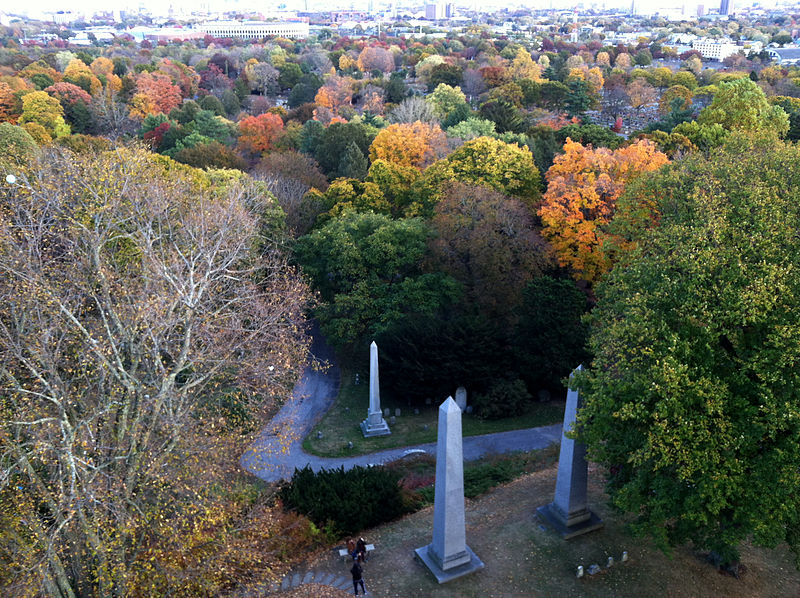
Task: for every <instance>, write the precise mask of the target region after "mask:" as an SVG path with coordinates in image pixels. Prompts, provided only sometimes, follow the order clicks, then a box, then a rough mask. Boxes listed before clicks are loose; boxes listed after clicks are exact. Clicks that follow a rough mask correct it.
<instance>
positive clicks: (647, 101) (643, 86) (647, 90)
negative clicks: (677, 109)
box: [627, 78, 658, 112]
mask: <svg viewBox="0 0 800 598" xmlns="http://www.w3.org/2000/svg"><path fill="white" fill-rule="evenodd" d="M627 91H628V98H629V99H630V104H631V108H633V109H634V110H636V111H637V112H638V111H639V110H641V109H642V108H644V107H646V106H650V105H652V104H655V103H656V101H657V100H658V94H657V93H656V90H655V88H654V87H653V86H652V85H650V84H649V83H648V82H647V81H645V80H644V79H638V78H637V79H634V80H633V81H631V82H630V83H629V84H628V89H627Z"/></svg>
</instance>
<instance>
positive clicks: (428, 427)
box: [303, 372, 566, 457]
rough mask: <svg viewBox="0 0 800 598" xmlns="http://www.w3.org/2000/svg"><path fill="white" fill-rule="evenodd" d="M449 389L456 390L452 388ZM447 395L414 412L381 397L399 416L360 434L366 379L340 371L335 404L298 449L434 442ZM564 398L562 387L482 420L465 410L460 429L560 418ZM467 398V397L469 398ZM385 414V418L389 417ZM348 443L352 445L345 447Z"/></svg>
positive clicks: (343, 450)
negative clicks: (557, 393)
mask: <svg viewBox="0 0 800 598" xmlns="http://www.w3.org/2000/svg"><path fill="white" fill-rule="evenodd" d="M453 392H454V394H455V389H454V391H453ZM446 398H447V397H441V400H440V401H438V403H435V402H434V401H431V405H427V406H426V405H422V406H419V407H417V409H418V411H419V413H416V414H415V413H414V409H415V407H411V406H409V405H408V404H407V403H406V402H401V401H397V400H392V399H391V398H390V397H388V396H387V397H386V398H384V397H381V408H387V407H388V408H389V410H390V412H391V414H392V415H394V414H395V409H398V408H399V409H400V416H399V417H396V418H395V423H394V424H390V426H389V427H390V428H391V430H392V433H391V435H389V436H383V437H379V438H364V436H363V434H362V433H361V429H360V428H359V424H360V422H361V421H363V420H364V419H365V418H366V417H367V409H368V407H369V383H368V380H364V379H363V378H362V380H361V384H358V385H356V384H354V383H353V382H352V375H348V374H345V373H344V372H343V374H342V385H341V388H340V389H339V396H338V397H337V399H336V403H334V405H333V407H331V409H330V410H329V411H328V413H326V414H325V416H324V417H323V418H322V420H321V421H320V422H319V423H317V425H316V426H315V427H314V429H313V430H312V431H311V433H310V434H309V435H308V436H307V437H306V439H305V440H304V441H303V448H304V449H305V450H306V451H308V452H309V453H312V454H314V455H319V456H321V457H349V456H353V455H363V454H367V453H373V452H376V451H381V450H384V449H391V448H396V447H403V446H413V445H417V444H425V443H428V442H436V432H437V424H438V409H439V404H441V403H442V402H443V401H444V400H445V399H446ZM565 398H566V390H565V391H564V396H563V397H559V399H561V400H556V401H549V402H547V403H533V404H532V405H531V408H530V409H529V410H528V412H527V413H525V414H523V415H520V416H518V417H512V418H506V419H500V420H482V419H480V418H478V417H476V416H475V415H469V414H464V417H463V418H462V433H463V435H464V436H477V435H480V434H492V433H494V432H506V431H508V430H520V429H524V428H535V427H538V426H546V425H549V424H556V423H559V422H560V421H563V418H564V400H563V399H565ZM467 401H468V402H469V397H468V398H467ZM386 419H387V422H388V421H389V418H386ZM319 432H321V433H322V437H321V438H319V437H318V433H319ZM351 442H352V443H353V448H350V445H349V443H351Z"/></svg>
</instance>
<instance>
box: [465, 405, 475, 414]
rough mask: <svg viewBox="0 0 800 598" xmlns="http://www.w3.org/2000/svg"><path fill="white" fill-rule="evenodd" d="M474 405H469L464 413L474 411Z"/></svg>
mask: <svg viewBox="0 0 800 598" xmlns="http://www.w3.org/2000/svg"><path fill="white" fill-rule="evenodd" d="M472 411H473V409H472V405H467V408H466V409H465V410H464V413H472Z"/></svg>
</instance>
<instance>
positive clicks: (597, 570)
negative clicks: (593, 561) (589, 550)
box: [587, 565, 600, 575]
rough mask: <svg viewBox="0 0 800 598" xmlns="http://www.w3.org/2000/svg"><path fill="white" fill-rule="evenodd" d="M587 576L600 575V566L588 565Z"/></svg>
mask: <svg viewBox="0 0 800 598" xmlns="http://www.w3.org/2000/svg"><path fill="white" fill-rule="evenodd" d="M587 573H588V574H589V575H597V574H598V573H600V565H589V570H588V571H587Z"/></svg>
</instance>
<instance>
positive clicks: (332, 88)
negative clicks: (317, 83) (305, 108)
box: [314, 75, 353, 116]
mask: <svg viewBox="0 0 800 598" xmlns="http://www.w3.org/2000/svg"><path fill="white" fill-rule="evenodd" d="M352 102H353V79H351V78H350V77H340V76H339V75H330V76H329V77H328V78H327V80H326V81H325V85H323V86H322V87H320V88H319V91H317V95H316V97H315V98H314V103H315V104H317V106H322V107H323V108H327V109H328V110H330V111H331V112H332V113H333V115H334V116H335V115H337V114H338V113H339V109H340V108H342V107H344V106H350V105H351V104H352Z"/></svg>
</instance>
